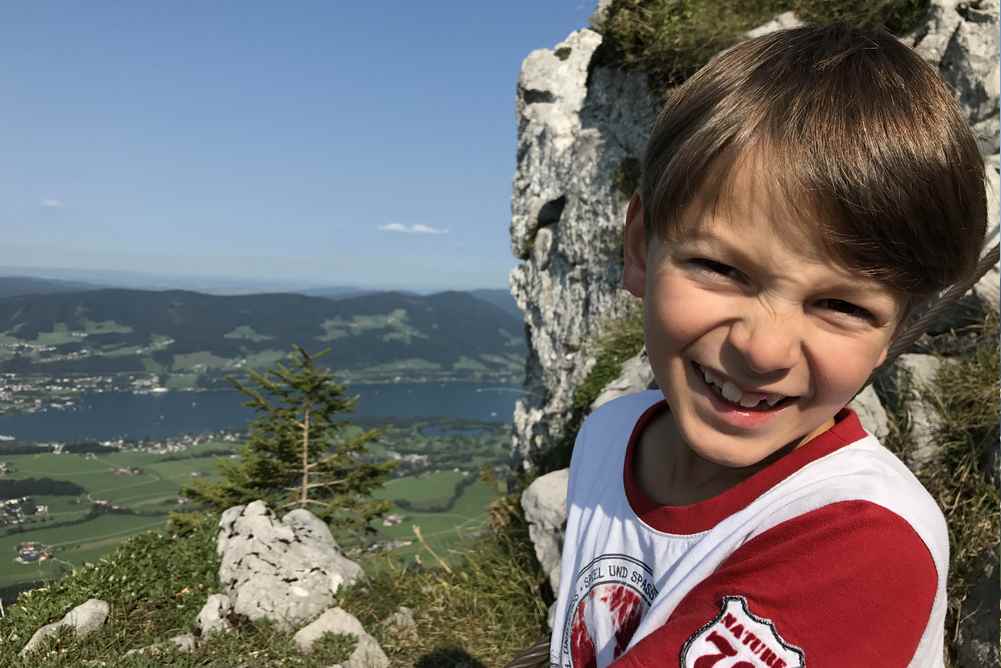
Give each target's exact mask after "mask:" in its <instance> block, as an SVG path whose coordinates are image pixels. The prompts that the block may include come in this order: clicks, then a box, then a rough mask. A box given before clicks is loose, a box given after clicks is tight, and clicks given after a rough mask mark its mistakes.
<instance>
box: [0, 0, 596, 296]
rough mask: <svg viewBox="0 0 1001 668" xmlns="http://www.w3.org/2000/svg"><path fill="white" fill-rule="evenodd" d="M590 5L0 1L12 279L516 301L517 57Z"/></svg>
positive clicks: (1, 179) (3, 262)
mask: <svg viewBox="0 0 1001 668" xmlns="http://www.w3.org/2000/svg"><path fill="white" fill-rule="evenodd" d="M593 8H594V3H591V2H582V1H580V0H559V1H558V0H549V1H546V0H544V1H543V2H538V1H535V2H530V1H528V0H513V1H509V2H504V3H495V2H472V3H470V2H454V3H453V2H430V3H416V2H344V1H341V0H338V1H328V2H296V3H280V2H242V3H237V2H156V3H154V2H134V3H111V2H91V3H57V2H33V3H9V4H5V5H3V6H2V7H0V25H3V26H4V29H3V39H0V62H2V63H3V66H2V68H0V120H2V123H3V132H2V133H0V137H2V139H0V142H2V151H0V217H2V218H0V220H2V223H0V224H2V228H3V239H4V241H3V243H2V244H0V266H8V267H9V266H20V267H34V268H38V269H46V268H55V267H59V268H74V269H86V270H98V269H103V270H124V271H141V272H152V273H158V274H167V273H170V274H177V275H188V276H191V275H203V276H246V277H255V278H257V279H263V280H275V281H302V282H306V283H311V284H315V285H362V286H372V287H410V288H418V289H420V288H423V289H428V288H459V289H467V288H481V287H506V285H507V275H508V272H509V271H510V269H511V268H512V267H514V266H515V263H516V262H515V259H514V257H513V256H512V255H511V251H510V243H509V238H508V225H509V222H510V197H511V179H512V176H513V174H514V167H515V162H514V159H515V131H516V119H515V110H514V104H515V99H514V95H515V86H516V82H517V76H518V70H519V68H520V66H521V62H522V60H523V59H524V58H525V56H527V55H528V54H529V52H531V51H532V50H533V49H537V48H543V47H545V48H551V47H552V46H553V45H554V44H556V43H557V42H559V41H561V40H563V39H564V38H565V37H566V36H567V35H568V34H569V33H570V32H572V31H573V30H575V29H578V28H581V27H584V26H585V25H586V24H587V19H588V16H589V15H590V13H591V12H592V10H593Z"/></svg>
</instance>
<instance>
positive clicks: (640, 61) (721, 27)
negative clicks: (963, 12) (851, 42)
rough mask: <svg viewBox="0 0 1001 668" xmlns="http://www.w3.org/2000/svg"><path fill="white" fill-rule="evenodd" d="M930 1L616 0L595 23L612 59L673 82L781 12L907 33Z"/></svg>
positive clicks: (816, 20)
mask: <svg viewBox="0 0 1001 668" xmlns="http://www.w3.org/2000/svg"><path fill="white" fill-rule="evenodd" d="M930 6H931V2H930V0H739V1H737V2H717V1H714V0H696V1H694V2H693V1H690V0H614V1H613V2H612V4H611V6H610V7H609V9H608V11H607V12H606V13H605V18H604V20H603V21H602V22H601V24H600V25H596V26H595V28H596V29H597V30H599V32H602V33H603V34H604V36H605V39H606V44H605V45H604V46H605V47H606V49H608V52H609V56H608V58H609V59H610V61H611V62H617V63H618V64H621V65H623V66H625V67H628V68H634V69H639V70H643V71H645V72H648V73H650V74H652V75H653V79H654V81H655V82H656V83H657V84H658V85H659V86H658V87H669V86H674V85H677V84H679V83H681V82H682V81H684V80H685V79H686V78H688V77H689V76H691V75H692V74H694V73H695V71H696V70H698V69H699V68H700V67H702V66H703V65H704V64H706V63H707V62H708V61H709V59H710V58H711V57H712V56H713V55H715V54H716V53H718V52H720V51H721V50H723V49H725V48H727V47H729V46H731V45H733V44H735V43H736V42H737V41H739V39H740V38H741V36H742V35H743V34H744V33H746V32H747V31H748V30H751V29H752V28H756V27H757V26H759V25H761V24H763V23H765V22H766V21H768V20H770V19H771V18H772V17H774V16H775V15H777V14H781V13H782V12H786V11H790V10H791V11H793V12H795V13H796V15H797V16H799V17H800V19H801V20H803V21H805V22H807V23H818V24H820V23H830V22H833V21H836V20H840V21H844V22H846V23H849V24H852V25H859V26H875V25H883V26H885V27H886V28H887V29H888V30H889V31H890V32H892V33H894V34H896V35H903V34H905V33H908V32H910V31H912V30H913V29H915V28H916V27H917V26H918V25H920V23H921V22H922V21H924V20H925V18H926V17H927V16H928V12H929V8H930Z"/></svg>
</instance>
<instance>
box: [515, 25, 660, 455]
mask: <svg viewBox="0 0 1001 668" xmlns="http://www.w3.org/2000/svg"><path fill="white" fill-rule="evenodd" d="M600 43H601V36H600V35H598V34H597V33H595V32H593V31H591V30H580V31H577V32H574V33H573V34H571V35H570V36H569V37H568V38H567V39H566V40H565V41H564V42H562V43H560V44H558V45H557V46H556V48H555V49H553V50H548V49H540V50H538V51H533V52H532V53H531V54H530V55H529V56H528V57H527V58H526V59H525V62H524V63H523V65H522V70H521V76H520V77H519V79H518V99H517V111H518V167H517V171H516V173H515V177H514V194H513V198H512V204H511V209H512V217H511V244H512V248H513V252H514V254H515V255H516V256H517V257H519V258H520V259H521V260H522V262H521V263H520V264H519V266H518V267H516V268H515V269H514V270H513V271H512V272H511V276H510V285H511V292H512V294H513V295H514V297H515V300H516V301H517V302H518V305H519V307H520V308H521V310H522V312H523V313H524V314H525V323H526V326H527V332H528V337H529V356H528V360H527V365H526V370H527V373H526V381H525V382H526V386H527V389H528V398H527V399H525V400H519V401H518V403H517V404H516V407H515V413H514V422H515V425H516V428H515V436H514V449H515V453H516V456H517V457H518V458H519V459H521V460H522V461H523V463H524V464H525V466H526V468H530V466H531V465H530V462H529V461H528V460H529V458H530V457H531V456H532V455H533V454H535V453H538V452H541V451H543V450H545V449H546V448H548V447H549V446H550V445H552V444H553V443H554V441H555V439H557V438H558V437H559V435H560V434H561V433H562V432H563V428H564V426H565V424H566V420H567V419H568V416H569V414H570V411H569V410H567V408H568V406H569V405H570V403H571V401H572V399H573V388H575V387H576V386H577V384H579V382H580V381H581V380H583V378H584V377H585V376H586V374H587V372H588V371H589V370H590V368H591V366H592V365H593V360H592V359H591V357H590V356H589V352H588V351H586V350H583V349H582V347H583V345H584V343H585V342H587V341H588V340H589V339H590V338H591V336H592V335H593V334H594V332H595V329H596V327H597V326H599V324H600V322H601V321H602V320H603V319H605V318H619V317H622V316H623V315H624V314H625V307H626V306H627V304H628V302H629V300H630V299H632V297H630V296H629V295H628V293H626V292H625V291H620V290H619V285H620V284H621V282H622V261H621V236H622V235H621V231H622V223H623V220H624V217H625V211H626V205H627V204H628V195H629V194H631V189H632V185H629V181H630V179H633V180H634V179H635V174H636V173H637V167H638V159H639V157H640V156H641V151H642V150H643V145H644V143H645V141H646V136H647V133H648V132H649V128H650V127H651V126H652V124H653V121H654V115H655V112H656V109H657V106H658V105H657V104H656V101H655V99H654V97H653V96H652V95H651V93H650V91H649V88H648V86H647V81H646V77H645V76H644V75H642V74H637V73H624V72H621V71H619V70H617V69H612V68H607V67H602V66H600V65H595V66H592V60H593V59H594V54H595V51H596V50H597V49H598V47H599V45H600Z"/></svg>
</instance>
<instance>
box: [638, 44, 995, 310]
mask: <svg viewBox="0 0 1001 668" xmlns="http://www.w3.org/2000/svg"><path fill="white" fill-rule="evenodd" d="M744 160H753V161H754V169H755V170H756V171H755V176H756V178H757V179H758V182H759V183H764V184H766V186H767V187H768V188H769V189H770V190H771V191H772V192H774V193H776V194H778V195H780V196H781V199H782V201H783V202H784V203H785V204H786V205H787V206H789V207H791V208H792V209H793V210H794V211H795V212H796V214H797V216H796V218H797V219H798V220H808V221H810V223H809V225H810V226H811V227H810V228H807V229H806V230H801V232H805V233H807V234H809V235H810V236H811V237H812V238H813V239H815V240H816V241H817V242H818V243H819V245H820V247H821V248H822V249H823V250H824V251H825V252H826V253H827V255H828V257H830V258H832V259H833V260H834V261H835V262H837V263H838V264H839V265H841V266H842V267H844V268H846V269H848V270H850V271H853V272H857V273H858V274H859V275H862V276H865V277H868V278H870V279H874V280H876V281H878V282H879V283H881V284H883V285H884V286H886V287H887V288H889V289H891V290H892V291H894V292H896V293H898V294H900V295H901V296H903V297H904V312H903V314H902V315H903V318H906V317H907V316H908V315H909V314H910V313H912V312H913V311H914V310H915V309H916V308H917V307H918V306H919V305H921V304H923V303H924V302H926V301H927V300H928V299H929V298H931V297H933V296H934V295H935V294H936V293H938V292H939V291H940V290H942V289H944V288H945V287H947V286H949V285H951V284H953V283H955V282H957V281H958V280H961V279H962V278H964V277H966V276H969V275H970V274H971V273H972V272H973V271H974V269H975V267H976V263H977V259H978V257H979V254H980V251H981V248H982V247H983V243H984V236H985V234H986V224H987V223H986V220H987V203H986V194H985V181H984V163H983V159H982V158H981V156H980V152H979V150H978V148H977V142H976V139H975V137H974V135H973V133H972V131H971V130H970V128H969V126H968V125H967V122H966V120H965V118H964V117H963V115H962V113H961V111H960V109H959V106H958V105H957V103H956V102H955V100H954V98H953V95H952V92H951V90H950V89H949V87H948V86H947V85H946V84H945V82H943V81H942V79H941V78H940V77H939V76H938V74H937V73H936V72H935V70H934V69H932V67H931V66H929V65H928V64H927V63H925V62H924V61H923V60H921V58H920V57H919V56H918V55H917V54H916V53H915V52H914V51H912V50H911V49H909V48H908V47H907V46H905V45H903V44H901V43H900V42H899V41H898V40H897V39H896V38H895V37H894V36H893V35H891V34H889V33H887V32H885V31H884V30H882V29H859V28H853V27H849V26H846V25H843V24H834V25H829V26H813V27H804V28H795V29H792V30H783V31H779V32H774V33H770V34H767V35H764V36H762V37H758V38H754V39H750V40H747V41H744V42H741V43H739V44H737V45H736V46H734V47H731V48H730V49H728V50H726V51H724V52H722V53H720V54H718V55H717V56H716V57H714V58H713V59H712V60H711V61H710V62H709V63H708V64H707V65H706V66H705V67H703V68H702V69H701V70H699V71H698V72H697V73H696V74H695V75H693V76H692V77H691V78H689V79H688V80H687V81H686V82H685V83H684V84H683V85H681V86H679V87H678V88H677V89H675V90H674V91H672V93H671V95H670V97H669V98H668V101H667V103H666V105H665V107H664V109H663V110H662V111H661V113H660V116H659V117H658V119H657V123H656V126H655V127H654V131H653V134H652V135H651V137H650V140H649V142H648V143H647V149H646V155H645V157H644V160H643V176H642V181H641V184H640V198H641V200H642V202H643V210H644V214H643V215H644V219H643V224H644V228H645V231H646V234H647V236H648V237H651V236H652V235H657V236H659V237H660V238H662V239H665V240H671V239H673V238H677V236H676V235H678V234H681V233H683V231H684V230H682V229H681V226H680V224H679V221H681V220H682V214H683V212H684V211H685V209H686V208H687V207H688V206H689V205H690V204H691V203H692V202H693V200H694V199H695V198H696V196H698V197H699V198H700V199H703V200H704V201H711V202H714V206H715V203H718V202H719V200H720V199H722V198H724V193H725V191H726V189H727V188H728V187H730V186H731V178H730V177H731V175H732V173H733V170H734V167H735V166H736V165H737V164H738V163H739V162H741V161H744ZM903 318H902V319H903Z"/></svg>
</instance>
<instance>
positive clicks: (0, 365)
mask: <svg viewBox="0 0 1001 668" xmlns="http://www.w3.org/2000/svg"><path fill="white" fill-rule="evenodd" d="M0 344H2V345H0V371H7V372H17V373H46V374H49V375H52V374H57V373H92V374H97V373H110V372H122V371H147V372H156V373H164V374H187V375H189V376H191V377H192V378H191V381H192V382H198V383H201V384H205V383H206V381H208V380H211V379H213V378H215V379H218V378H220V377H221V376H222V375H223V374H231V373H232V372H234V371H237V370H240V369H241V368H246V367H248V366H249V367H260V366H270V365H271V364H272V363H273V362H274V361H275V360H277V359H280V358H282V357H283V356H284V355H286V354H287V353H288V352H289V351H290V350H291V347H292V345H293V344H299V345H302V346H303V347H304V348H306V349H307V350H309V351H317V350H320V349H322V348H326V347H330V348H332V351H331V353H330V354H329V355H328V356H327V357H325V358H323V359H324V361H325V362H326V363H328V364H330V365H331V366H333V367H334V368H336V369H338V370H355V371H358V372H364V373H360V376H362V377H364V378H366V379H374V378H376V377H389V378H392V377H395V376H397V375H398V376H401V377H402V378H410V377H415V376H419V377H423V378H425V379H431V378H442V379H444V380H449V379H455V378H459V377H461V378H469V377H476V376H478V375H480V376H483V375H493V374H504V373H508V374H510V373H516V372H520V370H521V368H522V367H523V364H524V355H525V343H524V336H523V326H522V322H521V319H520V317H519V318H515V317H513V316H512V315H511V314H510V313H509V312H507V311H505V310H504V309H502V308H500V307H498V306H495V305H493V304H491V303H489V302H487V301H484V300H483V299H480V298H478V297H474V296H473V295H471V294H469V293H465V292H454V291H453V292H441V293H437V294H433V295H430V296H427V297H423V296H417V295H410V294H403V293H398V292H382V293H375V294H369V295H363V296H355V297H346V298H342V299H336V300H332V299H328V298H322V297H308V296H304V295H298V294H282V293H274V294H259V295H240V296H215V295H206V294H201V293H197V292H187V291H181V290H171V291H164V292H151V291H142V290H118V289H111V290H94V291H88V292H77V293H61V294H60V293H57V294H47V295H22V296H15V297H6V298H3V299H0Z"/></svg>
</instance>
